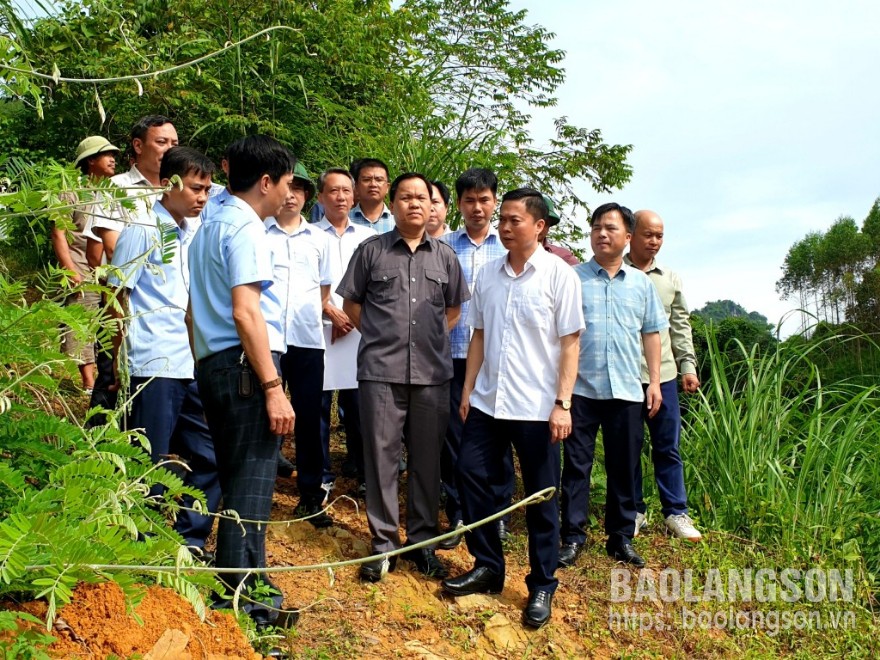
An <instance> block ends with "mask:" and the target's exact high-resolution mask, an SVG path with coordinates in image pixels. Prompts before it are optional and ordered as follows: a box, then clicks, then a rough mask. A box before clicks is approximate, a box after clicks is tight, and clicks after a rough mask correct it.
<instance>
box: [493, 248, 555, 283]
mask: <svg viewBox="0 0 880 660" xmlns="http://www.w3.org/2000/svg"><path fill="white" fill-rule="evenodd" d="M550 256H551V255H550V253H549V252H547V251H546V250H544V248H543V247H541V244H540V243H538V247H537V248H536V249H535V251H534V252H532V255H531V256H530V257H529V258H528V259H526V264H525V266H524V267H523V271H522V272H521V273H520V274H519V275H517V274H516V273H514V272H513V269H512V268H511V267H510V253H509V252H508V253H507V255H506V256H505V257H504V259H501V268H502V270H504V272H506V273H507V274H508V275H510V276H511V277H522V276H523V275H525V274H526V272H527V271H528V270H529V269H530V268H531V269H534V270H541V269H542V268H543V267H544V265H545V264H546V263H547V262H548V257H550ZM553 259H556V257H553Z"/></svg>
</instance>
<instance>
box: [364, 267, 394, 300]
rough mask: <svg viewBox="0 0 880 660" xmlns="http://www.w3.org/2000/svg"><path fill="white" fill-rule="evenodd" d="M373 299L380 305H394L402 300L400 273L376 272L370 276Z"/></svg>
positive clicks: (389, 271)
mask: <svg viewBox="0 0 880 660" xmlns="http://www.w3.org/2000/svg"><path fill="white" fill-rule="evenodd" d="M370 282H371V287H370V289H371V292H372V294H373V299H374V300H375V301H376V302H377V303H379V304H383V303H393V302H397V300H398V298H400V271H398V270H397V269H393V270H376V271H373V272H372V273H371V275H370Z"/></svg>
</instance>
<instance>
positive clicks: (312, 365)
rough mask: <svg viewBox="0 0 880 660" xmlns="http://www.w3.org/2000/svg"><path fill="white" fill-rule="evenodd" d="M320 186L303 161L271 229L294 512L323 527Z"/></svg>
mask: <svg viewBox="0 0 880 660" xmlns="http://www.w3.org/2000/svg"><path fill="white" fill-rule="evenodd" d="M314 189H315V187H314V184H313V183H312V181H311V179H310V178H309V175H308V172H306V169H305V167H303V165H302V163H297V164H296V169H295V170H294V175H293V182H292V183H291V184H290V191H289V192H288V195H287V199H286V200H285V201H284V206H283V207H282V208H281V211H280V212H279V213H278V215H277V216H274V217H270V218H268V219H267V220H266V234H267V235H268V237H269V243H270V245H271V248H272V261H273V264H274V267H275V283H274V284H273V285H272V288H273V289H278V291H277V294H278V296H279V298H280V299H281V322H282V325H283V327H284V335H285V339H286V341H287V352H286V353H285V354H284V355H282V356H281V377H282V378H283V379H284V382H285V384H286V385H287V388H288V391H289V392H290V402H291V404H292V405H293V407H294V409H295V410H297V411H298V414H297V420H296V428H295V429H294V441H295V443H296V466H297V486H298V488H299V497H300V500H299V505H298V506H297V508H296V509H295V511H294V515H295V516H296V517H302V518H307V519H308V521H309V522H310V523H311V524H312V525H314V526H315V527H317V528H321V527H329V526H330V525H332V524H333V520H332V519H331V518H330V516H329V515H328V514H327V513H325V512H324V511H323V508H322V505H321V502H322V500H323V494H324V491H323V490H322V489H321V481H322V479H321V478H322V473H323V471H324V459H325V458H326V459H327V460H328V461H329V458H330V456H329V454H330V446H329V444H330V443H329V441H328V443H327V446H326V447H324V446H323V443H322V442H321V394H322V390H323V385H324V330H323V322H322V318H321V315H322V309H323V307H324V305H325V304H326V302H327V300H328V299H329V298H330V284H331V282H332V277H331V272H330V240H329V238H328V237H327V235H326V234H325V233H324V232H323V231H321V230H320V229H319V228H317V227H315V226H314V225H310V224H309V223H308V222H306V220H305V218H304V217H303V216H302V215H301V212H302V209H303V207H304V206H305V204H306V202H307V201H308V200H309V198H310V197H311V196H312V195H313V194H314ZM328 440H329V438H328Z"/></svg>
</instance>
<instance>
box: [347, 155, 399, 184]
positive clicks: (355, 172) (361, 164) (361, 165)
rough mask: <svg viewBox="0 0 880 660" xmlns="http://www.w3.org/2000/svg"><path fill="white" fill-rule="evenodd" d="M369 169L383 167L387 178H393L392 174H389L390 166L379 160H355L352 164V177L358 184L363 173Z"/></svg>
mask: <svg viewBox="0 0 880 660" xmlns="http://www.w3.org/2000/svg"><path fill="white" fill-rule="evenodd" d="M368 167H381V168H382V169H383V170H385V176H387V177H389V178H390V177H391V174H389V173H388V166H387V165H386V164H385V163H383V162H382V161H381V160H379V159H378V158H358V159H357V160H353V161H352V162H351V169H350V172H351V177H352V178H353V179H354V180H355V182H357V180H358V179H359V178H360V176H361V172H362V171H363V170H365V169H367V168H368Z"/></svg>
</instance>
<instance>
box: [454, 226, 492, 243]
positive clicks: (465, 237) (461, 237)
mask: <svg viewBox="0 0 880 660" xmlns="http://www.w3.org/2000/svg"><path fill="white" fill-rule="evenodd" d="M458 231H459V234H458V236H457V237H456V240H457V241H462V242H467V243H470V244H471V245H476V243H474V239H472V238H471V237H470V235H469V234H468V233H467V227H462V228H461V229H459V230H458ZM490 242H491V243H500V242H501V237H500V236H499V235H498V230H497V229H495V227H493V226H492V225H489V233H488V234H486V238H484V239H483V243H490ZM483 243H481V244H480V245H482V244H483Z"/></svg>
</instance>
